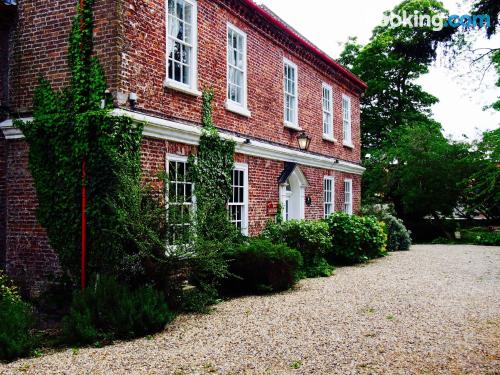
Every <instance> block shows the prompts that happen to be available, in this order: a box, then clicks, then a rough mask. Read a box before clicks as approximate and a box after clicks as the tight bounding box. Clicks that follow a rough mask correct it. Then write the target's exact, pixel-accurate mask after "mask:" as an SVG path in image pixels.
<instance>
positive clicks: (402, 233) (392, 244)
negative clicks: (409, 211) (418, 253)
mask: <svg viewBox="0 0 500 375" xmlns="http://www.w3.org/2000/svg"><path fill="white" fill-rule="evenodd" d="M382 221H383V222H384V223H385V230H386V233H387V251H401V250H410V246H411V236H410V231H409V230H408V229H406V227H405V225H404V224H403V221H402V220H401V219H398V218H397V217H395V216H392V215H383V216H382Z"/></svg>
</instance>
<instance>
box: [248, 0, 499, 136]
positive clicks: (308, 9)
mask: <svg viewBox="0 0 500 375" xmlns="http://www.w3.org/2000/svg"><path fill="white" fill-rule="evenodd" d="M256 1H257V2H258V3H263V4H265V5H267V6H268V7H269V8H271V9H272V10H273V11H274V12H276V13H277V14H278V15H279V16H280V17H281V18H283V19H284V20H285V21H286V22H287V23H289V24H290V25H292V26H293V27H294V28H295V29H297V31H299V32H300V33H302V34H303V35H304V36H305V37H306V38H308V39H309V40H310V41H312V42H313V43H314V44H316V45H317V46H318V47H319V48H321V49H322V50H324V51H325V52H327V53H328V54H329V55H330V56H332V57H334V58H337V57H338V56H339V54H340V52H341V50H342V46H341V43H343V42H345V41H346V40H347V38H348V37H349V36H356V37H358V41H359V42H361V43H362V44H364V43H366V42H368V40H369V38H370V36H371V32H372V29H373V28H374V26H376V25H378V24H379V23H380V22H381V20H382V16H383V12H384V11H385V10H388V9H392V8H393V7H394V6H395V5H397V4H398V3H399V2H400V0H376V1H370V0H349V1H332V0H315V1H309V2H304V1H303V0H256ZM461 2H462V3H464V1H463V0H462V1H461ZM443 3H444V5H445V7H446V8H447V9H449V10H450V13H451V14H459V15H462V14H466V13H468V7H467V6H462V7H460V5H459V4H458V3H457V0H444V1H443ZM466 3H469V4H470V1H467V2H466ZM477 37H478V38H477V42H476V44H475V46H474V47H476V48H478V47H487V46H497V47H498V46H500V35H496V36H495V37H494V38H492V40H489V41H487V40H486V39H485V38H484V37H483V35H482V34H479V32H478V35H477ZM468 70H469V64H468V63H467V64H461V65H460V64H459V66H458V67H455V68H454V69H453V70H450V69H448V68H447V67H446V66H445V64H443V63H440V62H437V63H436V64H435V65H434V66H432V67H431V69H430V72H429V74H427V75H425V76H424V77H422V78H421V79H420V81H419V82H420V84H421V85H422V86H423V87H424V89H425V90H426V91H427V92H429V93H431V94H433V95H434V96H436V97H438V98H439V100H440V102H439V103H438V104H436V105H435V106H434V107H433V108H432V110H433V112H434V118H435V119H436V120H438V121H439V122H441V124H442V125H443V128H444V133H445V134H446V135H450V136H452V137H453V138H454V139H461V137H462V134H466V135H467V136H468V137H470V138H477V136H478V134H479V133H480V132H481V131H483V130H486V129H489V130H491V129H495V128H497V127H499V126H500V112H497V111H493V110H487V111H483V110H482V108H483V107H484V106H485V105H488V104H491V103H492V102H493V101H495V99H496V97H498V96H499V95H500V88H497V87H496V86H495V85H494V82H495V81H496V74H495V73H494V71H493V69H490V72H489V74H487V75H486V76H485V77H484V79H483V83H482V84H481V85H479V82H480V75H479V74H478V73H476V74H468ZM463 74H466V76H465V77H464V76H463Z"/></svg>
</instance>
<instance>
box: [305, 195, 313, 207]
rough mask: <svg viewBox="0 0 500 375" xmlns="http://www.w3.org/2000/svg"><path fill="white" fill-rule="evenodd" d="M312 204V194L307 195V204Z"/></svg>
mask: <svg viewBox="0 0 500 375" xmlns="http://www.w3.org/2000/svg"><path fill="white" fill-rule="evenodd" d="M311 204H312V199H311V197H310V196H307V197H306V205H308V206H310V205H311Z"/></svg>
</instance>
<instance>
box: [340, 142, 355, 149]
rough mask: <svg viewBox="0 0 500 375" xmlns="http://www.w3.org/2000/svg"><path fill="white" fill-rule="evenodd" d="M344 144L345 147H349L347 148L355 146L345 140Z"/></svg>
mask: <svg viewBox="0 0 500 375" xmlns="http://www.w3.org/2000/svg"><path fill="white" fill-rule="evenodd" d="M343 145H344V147H347V148H354V145H353V144H352V143H347V142H343Z"/></svg>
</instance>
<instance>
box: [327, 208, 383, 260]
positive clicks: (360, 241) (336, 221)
mask: <svg viewBox="0 0 500 375" xmlns="http://www.w3.org/2000/svg"><path fill="white" fill-rule="evenodd" d="M325 220H326V222H327V224H328V226H329V228H330V233H331V236H332V241H333V246H332V250H331V252H330V253H329V254H328V260H329V261H330V262H332V263H341V264H345V263H347V264H352V263H359V262H365V261H367V260H369V259H372V258H376V257H379V256H381V255H383V254H384V253H385V251H386V241H387V237H386V234H385V232H384V225H383V223H381V222H379V221H377V219H376V218H375V217H372V216H363V217H360V216H356V215H348V214H346V213H343V212H336V213H334V214H332V215H330V216H328V218H327V219H325Z"/></svg>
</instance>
